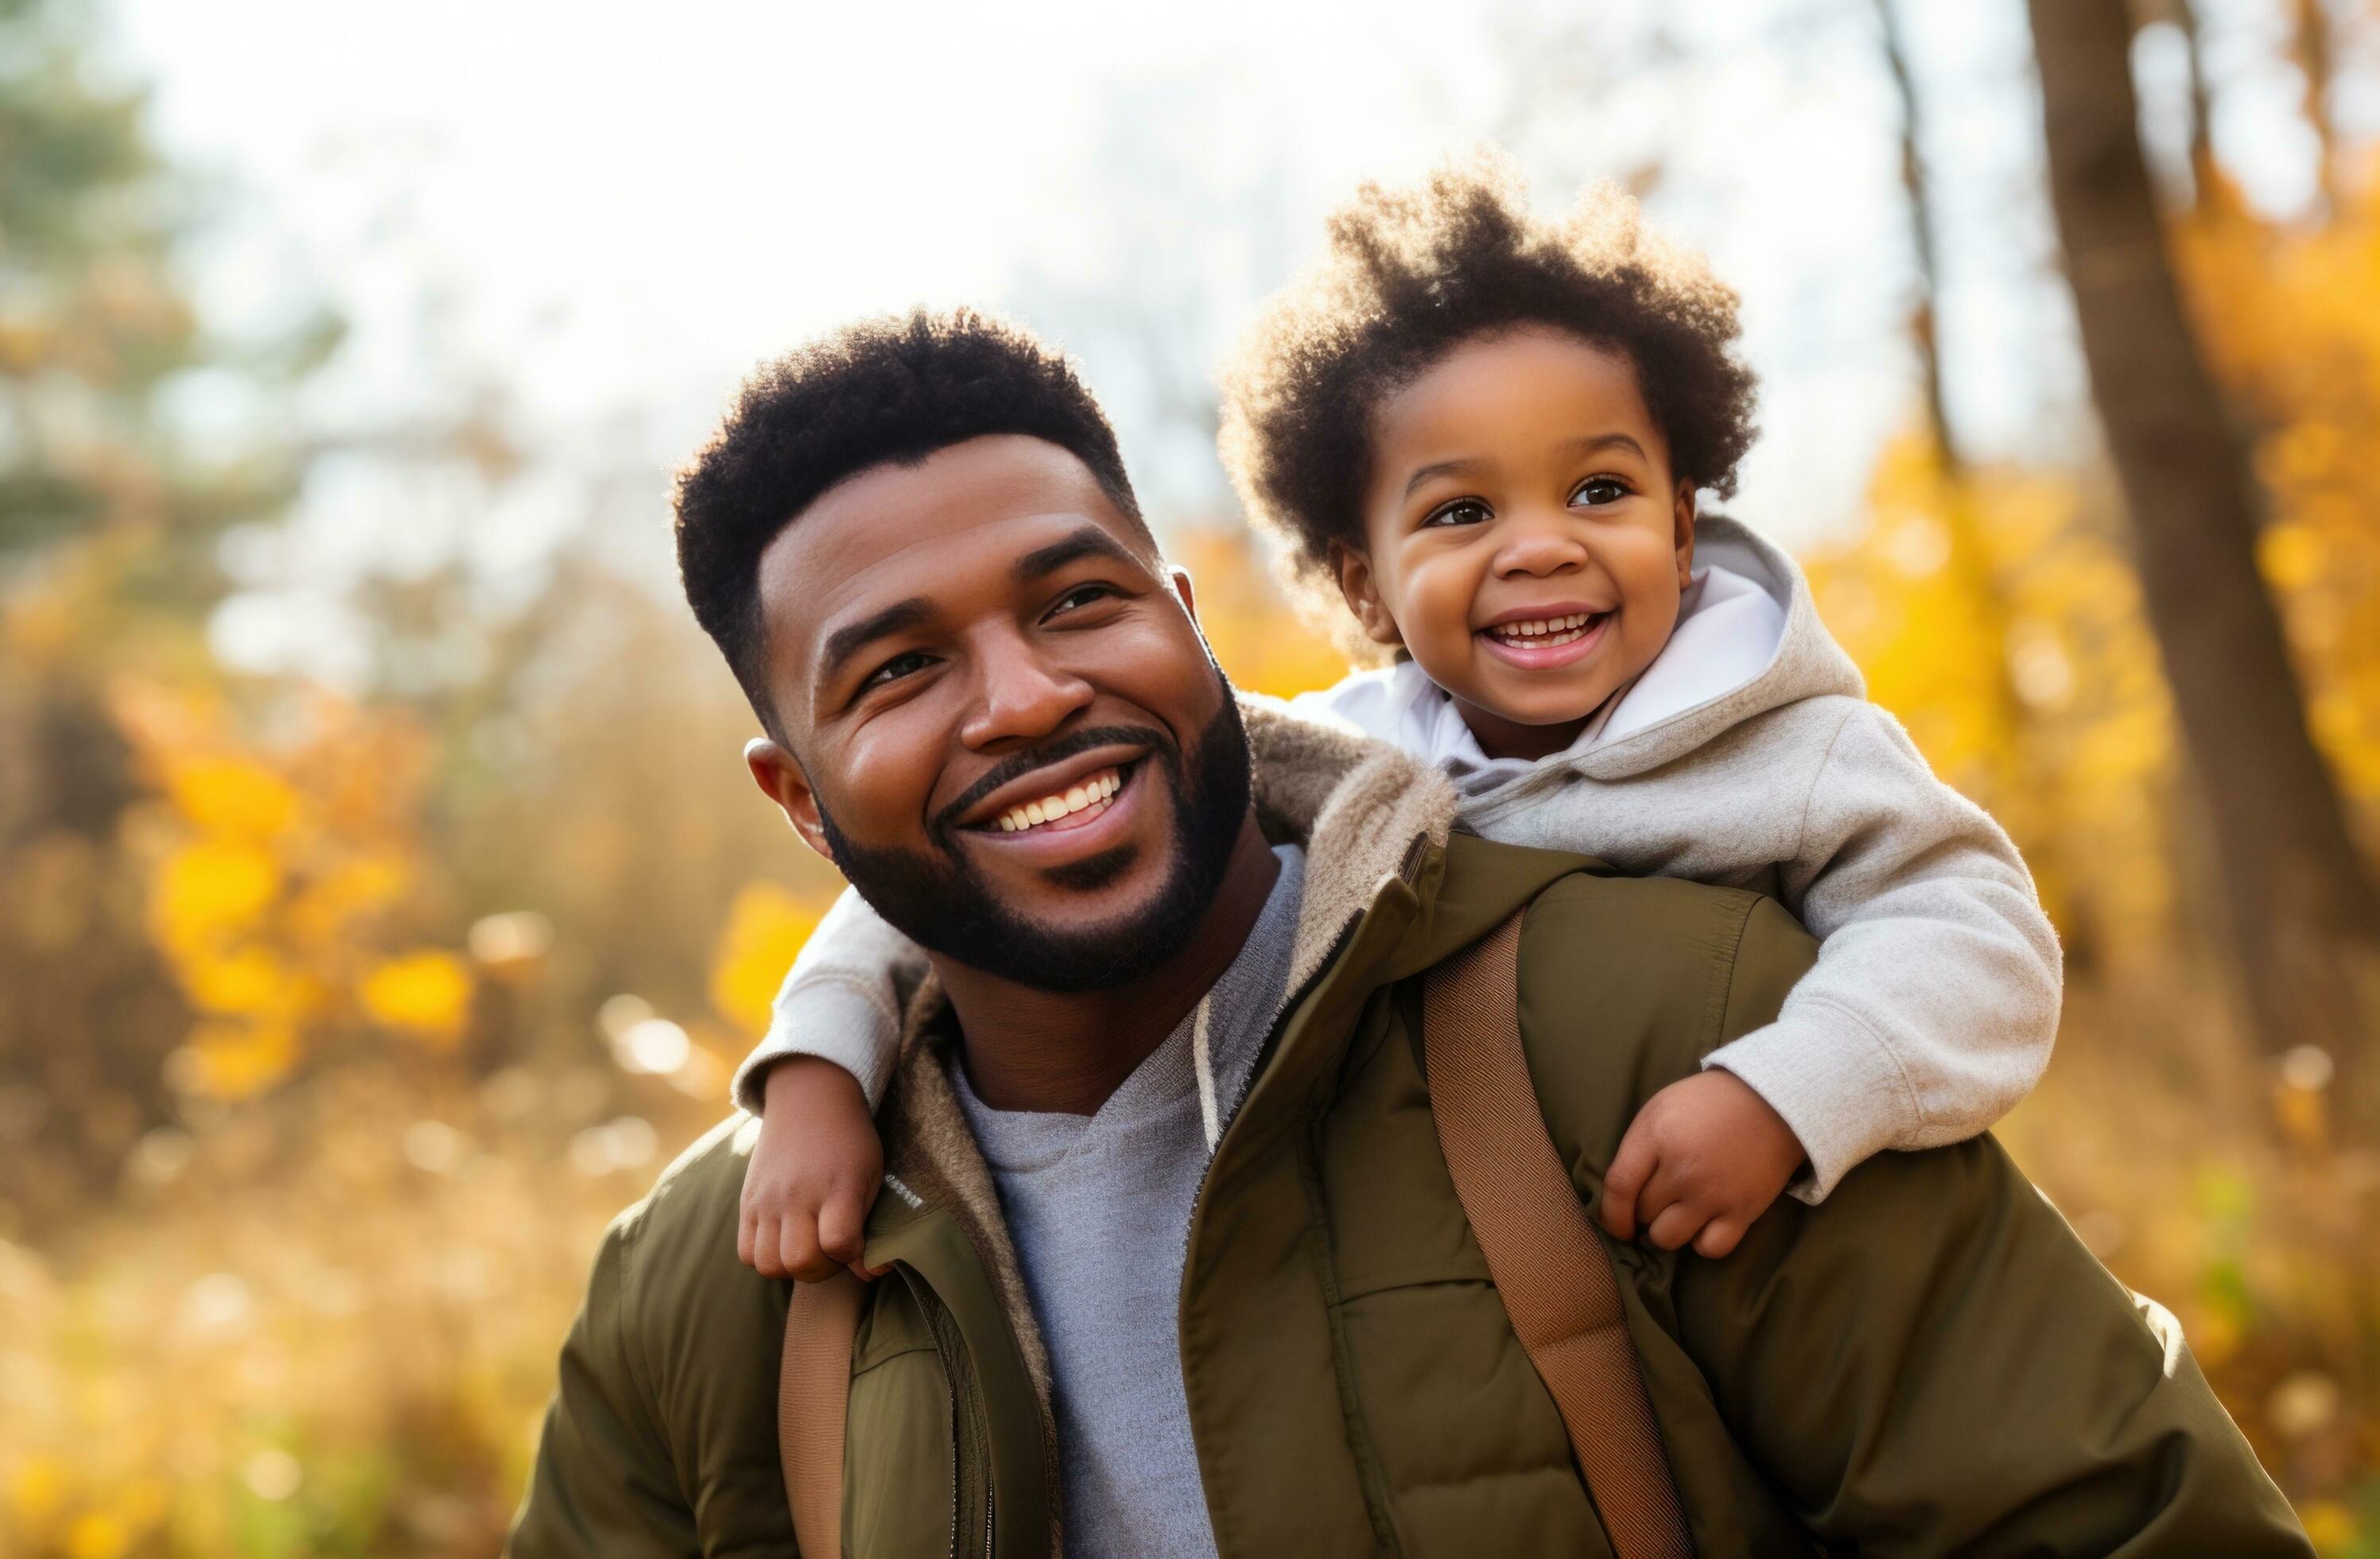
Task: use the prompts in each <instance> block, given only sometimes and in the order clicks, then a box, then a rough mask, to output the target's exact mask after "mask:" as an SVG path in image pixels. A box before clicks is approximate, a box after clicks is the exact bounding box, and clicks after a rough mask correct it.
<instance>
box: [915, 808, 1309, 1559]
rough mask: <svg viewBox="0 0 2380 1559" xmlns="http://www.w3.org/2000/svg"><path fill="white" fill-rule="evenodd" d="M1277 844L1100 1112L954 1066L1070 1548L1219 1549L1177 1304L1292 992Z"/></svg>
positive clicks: (1291, 893)
mask: <svg viewBox="0 0 2380 1559" xmlns="http://www.w3.org/2000/svg"><path fill="white" fill-rule="evenodd" d="M1274 854H1275V855H1277V856H1278V857H1280V859H1281V875H1280V876H1279V877H1277V878H1275V879H1274V881H1273V886H1272V892H1271V894H1270V895H1268V896H1267V898H1266V899H1265V906H1264V910H1263V912H1262V913H1261V914H1260V915H1259V916H1258V917H1257V923H1256V925H1255V926H1254V927H1252V928H1251V929H1250V930H1249V932H1248V939H1247V942H1246V943H1245V944H1244V945H1243V946H1242V947H1241V949H1240V953H1239V956H1238V957H1236V958H1234V959H1233V961H1232V964H1231V967H1230V968H1226V969H1225V970H1224V971H1223V974H1222V978H1220V980H1216V981H1215V984H1214V987H1213V988H1212V989H1211V990H1209V991H1208V993H1207V995H1206V997H1205V999H1204V1000H1202V1001H1201V1002H1200V1003H1199V1004H1198V1005H1197V1007H1196V1009H1195V1010H1194V1011H1192V1013H1191V1014H1190V1016H1189V1017H1185V1018H1184V1019H1183V1020H1182V1023H1181V1025H1180V1026H1179V1027H1178V1028H1176V1029H1174V1031H1173V1033H1172V1035H1171V1036H1169V1037H1168V1038H1167V1039H1166V1041H1165V1042H1164V1043H1162V1044H1160V1045H1159V1046H1158V1048H1157V1049H1156V1050H1154V1051H1152V1052H1151V1053H1150V1054H1149V1056H1148V1059H1147V1060H1146V1061H1143V1062H1142V1063H1141V1064H1140V1066H1138V1067H1136V1068H1135V1070H1134V1071H1133V1074H1132V1076H1131V1077H1129V1078H1125V1079H1124V1081H1123V1085H1122V1086H1121V1087H1119V1088H1118V1089H1117V1090H1115V1092H1114V1093H1112V1094H1111V1095H1109V1097H1108V1100H1107V1102H1105V1103H1104V1104H1101V1105H1100V1106H1099V1112H1098V1113H1097V1114H1089V1115H1067V1114H1044V1113H1041V1112H1038V1111H1026V1110H995V1109H993V1108H991V1107H990V1105H988V1104H986V1103H984V1102H982V1101H981V1100H979V1099H977V1097H976V1095H975V1090H974V1089H973V1088H972V1087H970V1086H969V1085H968V1083H967V1080H966V1074H965V1068H963V1067H958V1066H953V1068H952V1073H953V1081H954V1082H955V1084H956V1089H955V1092H956V1093H957V1095H958V1101H959V1105H960V1107H961V1108H962V1109H963V1110H964V1111H965V1113H966V1118H967V1125H968V1127H970V1128H971V1129H972V1130H973V1131H974V1133H975V1139H976V1144H977V1146H978V1147H980V1148H981V1149H982V1150H983V1157H984V1163H986V1164H987V1165H989V1166H990V1170H991V1178H992V1183H993V1185H994V1186H996V1187H997V1188H999V1191H1000V1208H1001V1212H1002V1216H1003V1217H1005V1219H1006V1220H1007V1223H1008V1233H1009V1236H1010V1237H1011V1238H1012V1239H1014V1241H1015V1242H1016V1262H1017V1266H1018V1267H1019V1268H1020V1269H1021V1270H1022V1273H1023V1275H1024V1278H1025V1290H1026V1296H1027V1297H1029V1298H1030V1300H1031V1301H1032V1305H1033V1319H1034V1320H1035V1321H1037V1322H1038V1324H1039V1326H1040V1329H1041V1336H1042V1339H1043V1341H1044V1343H1045V1344H1046V1345H1047V1346H1048V1347H1049V1349H1050V1399H1051V1403H1052V1405H1053V1406H1054V1407H1056V1409H1057V1419H1058V1450H1059V1468H1058V1470H1059V1485H1060V1490H1061V1492H1062V1495H1063V1497H1064V1501H1065V1533H1066V1551H1067V1552H1068V1553H1073V1554H1075V1555H1077V1556H1085V1555H1087V1556H1090V1559H1098V1556H1099V1555H1102V1554H1118V1555H1148V1556H1151V1559H1154V1556H1157V1555H1196V1554H1211V1553H1214V1552H1215V1532H1214V1529H1213V1527H1212V1526H1211V1525H1209V1524H1208V1516H1207V1496H1206V1492H1205V1490H1204V1488H1203V1486H1202V1485H1201V1484H1200V1482H1199V1479H1198V1453H1197V1449H1196V1444H1195V1443H1193V1441H1192V1440H1191V1437H1190V1403H1189V1399H1188V1397H1187V1396H1186V1395H1184V1391H1183V1385H1182V1353H1181V1348H1180V1346H1179V1343H1178V1336H1177V1333H1176V1330H1175V1319H1174V1317H1175V1304H1176V1301H1177V1298H1178V1297H1179V1295H1180V1293H1181V1289H1182V1261H1183V1258H1184V1254H1185V1253H1186V1252H1187V1251H1188V1249H1189V1245H1190V1210H1191V1207H1192V1205H1193V1204H1194V1203H1195V1202H1196V1200H1197V1197H1198V1186H1199V1183H1200V1182H1201V1181H1202V1180H1204V1179H1205V1178H1206V1174H1207V1161H1208V1158H1209V1156H1210V1155H1211V1153H1212V1151H1213V1146H1214V1142H1215V1140H1216V1139H1217V1138H1218V1137H1219V1136H1220V1127H1221V1126H1223V1125H1224V1124H1227V1123H1228V1122H1229V1120H1230V1118H1231V1113H1232V1110H1233V1106H1234V1105H1235V1104H1236V1103H1237V1102H1238V1101H1239V1098H1240V1096H1241V1095H1242V1094H1243V1093H1245V1091H1246V1090H1247V1083H1248V1078H1249V1075H1250V1074H1251V1073H1252V1072H1254V1071H1255V1069H1256V1062H1257V1053H1258V1052H1259V1051H1261V1050H1262V1049H1263V1048H1264V1041H1265V1036H1266V1035H1267V1033H1269V1031H1270V1030H1271V1028H1272V1025H1273V1021H1274V1019H1275V1018H1276V1017H1279V1016H1280V1013H1281V1004H1282V1001H1283V1000H1284V998H1285V997H1286V996H1287V995H1288V991H1289V964H1290V955H1291V952H1292V950H1293V946H1294V944H1295V941H1296V935H1297V912H1298V907H1299V902H1300V898H1301V896H1302V895H1301V889H1302V887H1303V885H1304V880H1305V856H1304V854H1303V853H1302V852H1300V851H1299V850H1298V848H1297V847H1296V846H1293V845H1285V846H1280V847H1279V848H1277V849H1276V850H1275V851H1274ZM1210 1100H1211V1101H1214V1104H1213V1116H1212V1118H1211V1119H1209V1118H1208V1101H1210Z"/></svg>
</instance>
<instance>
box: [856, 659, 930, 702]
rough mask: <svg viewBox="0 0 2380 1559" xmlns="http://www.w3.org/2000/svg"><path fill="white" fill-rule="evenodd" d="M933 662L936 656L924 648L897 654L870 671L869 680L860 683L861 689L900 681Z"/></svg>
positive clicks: (865, 690)
mask: <svg viewBox="0 0 2380 1559" xmlns="http://www.w3.org/2000/svg"><path fill="white" fill-rule="evenodd" d="M932 664H934V657H933V656H931V655H929V654H927V653H926V652H923V651H922V650H912V651H910V652H908V653H907V654H905V655H895V656H893V657H892V659H891V660H889V661H886V662H885V663H884V664H882V665H880V666H878V667H877V668H876V669H875V670H874V671H871V672H869V673H868V680H866V681H865V682H862V683H861V684H860V685H859V690H860V691H861V692H863V693H865V692H868V691H870V690H872V689H874V688H881V687H883V686H885V685H886V684H887V683H891V682H898V681H900V680H901V678H903V677H905V676H916V675H917V673H919V672H921V671H923V670H925V669H926V668H927V667H928V666H929V665H932Z"/></svg>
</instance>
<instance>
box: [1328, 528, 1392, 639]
mask: <svg viewBox="0 0 2380 1559" xmlns="http://www.w3.org/2000/svg"><path fill="white" fill-rule="evenodd" d="M1330 566H1331V567H1332V569H1334V570H1335V571H1336V572H1337V573H1338V575H1339V593H1340V594H1341V595H1342V596H1343V597H1345V598H1346V602H1347V610H1348V611H1350V612H1353V613H1354V614H1355V621H1356V622H1357V623H1359V624H1361V625H1362V627H1363V629H1364V637H1365V638H1366V639H1370V640H1371V641H1372V642H1373V643H1375V644H1385V645H1387V646H1389V647H1390V649H1392V650H1402V649H1403V648H1404V643H1405V636H1404V635H1403V634H1402V633H1399V632H1398V631H1397V620H1396V619H1395V618H1394V617H1392V616H1390V615H1389V609H1388V606H1387V605H1386V604H1385V603H1383V602H1382V601H1381V600H1380V591H1379V585H1378V581H1376V580H1375V579H1373V578H1372V560H1371V559H1370V558H1368V557H1366V556H1365V555H1364V554H1363V552H1362V551H1361V550H1360V549H1358V548H1355V547H1351V546H1349V545H1348V544H1347V543H1346V542H1331V543H1330Z"/></svg>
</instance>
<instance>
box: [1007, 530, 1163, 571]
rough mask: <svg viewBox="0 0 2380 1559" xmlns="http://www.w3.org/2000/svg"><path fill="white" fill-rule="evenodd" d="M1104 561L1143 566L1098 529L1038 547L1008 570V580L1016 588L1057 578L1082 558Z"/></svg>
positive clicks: (1060, 538) (1081, 532)
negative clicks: (1058, 573) (1061, 572)
mask: <svg viewBox="0 0 2380 1559" xmlns="http://www.w3.org/2000/svg"><path fill="white" fill-rule="evenodd" d="M1085 557H1104V558H1108V559H1111V560H1112V561H1114V562H1117V563H1129V564H1134V565H1136V566H1137V565H1139V564H1141V563H1142V561H1143V560H1142V559H1140V558H1137V557H1135V556H1134V555H1133V554H1132V553H1131V552H1130V551H1128V550H1127V549H1126V548H1125V546H1124V544H1123V542H1119V541H1117V540H1116V539H1115V538H1114V537H1113V536H1111V535H1109V534H1108V533H1107V532H1106V531H1104V530H1100V529H1099V527H1098V526H1096V525H1086V526H1084V527H1083V528H1082V529H1081V530H1076V531H1073V532H1071V533H1069V534H1067V535H1064V536H1061V537H1059V538H1058V539H1057V540H1056V541H1054V542H1050V544H1049V545H1048V546H1046V547H1036V548H1034V549H1033V550H1032V551H1031V552H1029V553H1026V554H1025V555H1024V556H1023V557H1020V558H1018V559H1017V560H1016V561H1015V562H1014V563H1012V564H1010V565H1009V566H1008V578H1009V579H1010V581H1011V582H1012V583H1014V584H1020V585H1023V584H1030V583H1031V582H1032V581H1034V580H1035V579H1039V578H1041V577H1042V576H1043V575H1044V574H1054V573H1056V572H1057V571H1058V570H1059V569H1061V568H1063V567H1064V566H1066V565H1068V564H1069V563H1073V562H1075V560H1076V559H1078V558H1085Z"/></svg>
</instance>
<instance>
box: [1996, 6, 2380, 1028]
mask: <svg viewBox="0 0 2380 1559" xmlns="http://www.w3.org/2000/svg"><path fill="white" fill-rule="evenodd" d="M2027 4H2028V7H2029V9H2030V11H2031V13H2032V20H2033V37H2034V55H2035V56H2036V58H2037V59H2038V61H2039V64H2040V68H2041V85H2042V99H2043V115H2044V120H2045V123H2046V128H2047V132H2048V145H2049V191H2050V199H2051V203H2052V205H2053V206H2054V208H2055V210H2056V213H2057V218H2058V238H2059V242H2060V245H2061V247H2062V248H2063V250H2064V253H2065V264H2066V274H2067V279H2068V281H2069V283H2070V285H2071V286H2072V287H2073V292H2074V310H2075V315H2076V319H2077V321H2078V323H2080V325H2081V328H2082V336H2083V359H2084V361H2085V362H2086V364H2087V365H2088V367H2089V370H2090V376H2091V389H2092V396H2093V398H2094V399H2095V401H2096V403H2097V406H2098V409H2099V418H2100V421H2101V423H2102V425H2103V426H2104V428H2105V430H2106V432H2107V451H2108V454H2109V457H2111V458H2112V460H2113V461H2114V464H2115V468H2116V474H2117V478H2118V480H2119V482H2120V483H2121V485H2122V488H2123V493H2124V501H2125V506H2126V507H2127V509H2129V510H2130V512H2131V523H2132V536H2133V549H2134V554H2135V556H2136V559H2137V562H2138V566H2139V568H2140V574H2141V583H2142V588H2143V594H2144V596H2145V598H2146V601H2147V605H2148V613H2149V619H2150V622H2151V624H2152V626H2153V627H2155V631H2156V636H2157V641H2158V644H2159V646H2160V648H2161V650H2162V651H2163V653H2164V659H2165V668H2166V675H2167V678H2168V681H2169V682H2170V683H2171V685H2172V688H2173V699H2174V708H2175V712H2176V713H2177V715H2178V716H2179V718H2180V725H2181V733H2182V737H2183V740H2184V742H2185V744H2186V746H2187V749H2188V750H2189V754H2190V758H2191V761H2192V764H2193V765H2194V766H2195V768H2196V770H2197V773H2198V777H2199V779H2200V782H2201V783H2202V785H2203V786H2204V791H2205V795H2206V800H2207V806H2208V810H2209V814H2210V816H2211V818H2212V820H2213V827H2214V833H2215V846H2216V859H2217V861H2218V862H2219V863H2220V866H2221V869H2222V872H2223V878H2224V895H2225V898H2226V901H2227V902H2226V904H2225V906H2224V909H2225V911H2226V913H2225V917H2224V918H2225V920H2226V921H2227V923H2228V931H2229V933H2230V936H2231V939H2232V944H2233V946H2234V947H2235V948H2236V949H2237V952H2238V956H2239V960H2240V974H2241V976H2242V984H2243V987H2244V994H2245V996H2246V998H2247V1005H2248V1010H2249V1015H2250V1017H2251V1019H2252V1020H2253V1023H2254V1026H2255V1029H2256V1031H2257V1034H2258V1036H2259V1037H2260V1038H2261V1040H2262V1041H2263V1042H2264V1043H2265V1046H2267V1047H2268V1048H2271V1049H2275V1050H2278V1049H2283V1048H2287V1047H2289V1046H2291V1045H2297V1044H2305V1043H2313V1044H2319V1045H2322V1046H2323V1047H2324V1048H2325V1049H2326V1050H2329V1051H2330V1052H2332V1054H2334V1055H2337V1056H2338V1057H2339V1059H2341V1060H2342V1061H2345V1060H2347V1059H2348V1058H2349V1054H2350V1051H2351V1050H2353V1049H2355V1048H2359V1047H2358V1045H2357V1041H2359V1040H2360V1039H2361V1037H2362V1035H2361V1024H2360V1021H2359V1019H2360V1008H2361V1001H2360V999H2359V998H2360V990H2359V986H2360V983H2361V980H2362V978H2363V971H2365V970H2367V969H2368V968H2370V961H2371V960H2372V958H2373V956H2374V954H2375V952H2380V894H2375V893H2374V889H2373V886H2372V883H2371V880H2370V879H2369V878H2368V877H2367V876H2366V875H2365V874H2364V872H2363V871H2362V867H2361V865H2360V863H2359V862H2358V860H2357V858H2356V854H2355V847H2354V845H2353V842H2352V840H2351V838H2350V834H2349V833H2348V829H2347V822H2346V818H2345V815H2344V813H2343V811H2342V810H2341V807H2340V804H2339V800H2338V793H2337V791H2336V790H2335V789H2334V788H2333V786H2332V784H2331V779H2330V775H2329V773H2328V771H2327V770H2326V769H2325V767H2324V765H2323V761H2322V757H2321V755H2320V754H2319V753H2318V752H2316V751H2315V749H2314V746H2313V740H2312V738H2311V737H2309V736H2308V734H2307V731H2306V723H2305V712H2304V708H2303V704H2302V700H2301V696H2300V693H2299V690H2298V686H2297V680H2296V677H2295V676H2294V675H2293V673H2292V671H2291V669H2290V666H2289V654H2288V651H2287V647H2286V645H2285V644H2284V642H2283V639H2282V636H2281V625H2280V620H2279V616H2278V615H2277V612H2276V611H2275V609H2274V606H2273V603H2272V600H2271V598H2270V597H2269V596H2267V595H2266V593H2265V588H2264V584H2263V581H2262V579H2260V577H2259V576H2258V573H2257V570H2256V557H2255V531H2256V518H2257V516H2256V510H2257V504H2256V497H2255V493H2254V489H2253V485H2252V482H2251V478H2250V474H2249V470H2248V466H2247V461H2246V459H2245V457H2244V456H2243V454H2242V452H2241V451H2240V447H2239V446H2238V445H2237V444H2235V443H2234V442H2233V439H2232V436H2231V431H2230V429H2229V427H2228V423H2227V421H2226V420H2225V417H2224V413H2223V405H2222V400H2221V397H2220V396H2219V394H2218V392H2217V390H2216V385H2215V384H2214V382H2213V380H2212V379H2211V377H2210V376H2209V374H2208V372H2207V370H2206V366H2205V364H2204V361H2203V359H2201V358H2200V356H2199V353H2198V348H2197V345H2196V342H2195V341H2194V340H2193V339H2192V334H2191V330H2190V326H2189V322H2188V320H2187V318H2186V317H2185V315H2184V313H2183V311H2182V303H2181V296H2180V288H2179V286H2178V285H2177V283H2176V280H2175V277H2174V274H2173V271H2172V268H2171V266H2170V264H2169V263H2168V259H2167V256H2166V251H2165V247H2164V236H2163V234H2162V232H2161V231H2160V229H2159V226H2158V221H2157V212H2156V204H2155V197H2154V193H2153V191H2152V189H2151V188H2150V183H2149V174H2148V168H2147V166H2146V164H2145V162H2144V161H2143V157H2142V154H2141V146H2140V139H2139V133H2138V128H2137V126H2138V114H2139V110H2138V107H2137V104H2136V103H2135V101H2134V98H2133V93H2132V82H2131V60H2130V47H2131V23H2130V21H2129V19H2128V18H2127V17H2126V14H2125V7H2124V4H2123V0H2027Z"/></svg>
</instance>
